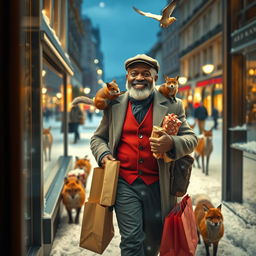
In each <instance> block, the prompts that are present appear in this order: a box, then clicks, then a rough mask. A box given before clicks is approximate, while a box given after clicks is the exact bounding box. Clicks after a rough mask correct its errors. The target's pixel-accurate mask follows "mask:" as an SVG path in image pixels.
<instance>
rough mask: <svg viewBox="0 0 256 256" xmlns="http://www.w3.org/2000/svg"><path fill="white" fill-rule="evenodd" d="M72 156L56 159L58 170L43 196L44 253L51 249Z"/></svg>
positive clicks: (46, 253)
mask: <svg viewBox="0 0 256 256" xmlns="http://www.w3.org/2000/svg"><path fill="white" fill-rule="evenodd" d="M72 164H73V163H72V157H71V156H68V157H64V156H61V157H60V158H59V160H58V171H57V174H56V176H55V178H54V180H53V181H52V183H51V185H50V188H49V190H48V192H47V194H46V196H45V207H44V215H43V226H44V228H43V230H44V234H43V240H44V241H43V242H44V255H48V252H49V251H50V249H51V246H52V242H53V239H54V236H55V233H56V229H57V226H58V221H59V212H60V206H61V190H62V187H63V180H64V177H65V176H66V174H67V172H68V171H70V170H71V168H72Z"/></svg>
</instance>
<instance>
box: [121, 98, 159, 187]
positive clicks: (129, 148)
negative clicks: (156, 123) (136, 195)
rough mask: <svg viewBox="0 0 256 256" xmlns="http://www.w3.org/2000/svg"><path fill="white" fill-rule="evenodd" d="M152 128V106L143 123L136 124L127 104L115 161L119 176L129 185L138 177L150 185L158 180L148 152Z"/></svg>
mask: <svg viewBox="0 0 256 256" xmlns="http://www.w3.org/2000/svg"><path fill="white" fill-rule="evenodd" d="M152 127H153V104H151V106H150V107H149V110H148V112H147V113H146V115H145V117H144V119H143V121H142V122H141V123H140V124H138V122H137V120H136V119H135V117H134V115H133V113H132V105H131V103H130V102H129V104H128V108H127V112H126V118H125V122H124V124H123V130H122V134H121V138H120V142H119V145H118V148H117V159H118V160H119V161H120V172H119V175H120V177H122V178H123V179H125V180H126V181H127V182H128V183H129V184H132V183H133V182H134V181H135V180H136V179H137V178H138V177H141V179H142V180H143V181H144V182H145V183H146V184H147V185H150V184H152V183H154V182H156V181H157V180H158V179H159V173H158V165H157V161H156V159H155V158H154V157H153V154H152V152H151V150H150V144H149V137H150V136H151V132H152Z"/></svg>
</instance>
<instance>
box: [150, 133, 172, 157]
mask: <svg viewBox="0 0 256 256" xmlns="http://www.w3.org/2000/svg"><path fill="white" fill-rule="evenodd" d="M155 133H156V134H157V135H158V136H159V137H158V138H155V137H154V138H153V137H150V138H149V141H150V147H151V151H152V152H153V153H156V154H157V153H166V152H168V151H170V150H172V149H173V146H174V142H173V138H172V136H170V135H168V134H167V133H166V132H164V131H155Z"/></svg>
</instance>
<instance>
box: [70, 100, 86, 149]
mask: <svg viewBox="0 0 256 256" xmlns="http://www.w3.org/2000/svg"><path fill="white" fill-rule="evenodd" d="M69 123H70V126H71V127H72V130H73V132H74V144H76V143H77V141H78V140H79V139H80V134H79V124H83V123H84V114H83V112H82V110H81V109H80V107H79V106H78V105H77V104H76V105H73V106H72V108H71V111H70V114H69Z"/></svg>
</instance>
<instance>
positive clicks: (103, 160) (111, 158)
mask: <svg viewBox="0 0 256 256" xmlns="http://www.w3.org/2000/svg"><path fill="white" fill-rule="evenodd" d="M107 160H116V159H115V158H114V157H113V156H112V155H111V154H108V155H105V156H104V157H103V158H102V159H101V166H102V167H103V168H104V167H105V164H106V162H107Z"/></svg>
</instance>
